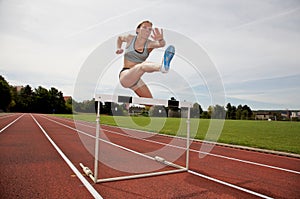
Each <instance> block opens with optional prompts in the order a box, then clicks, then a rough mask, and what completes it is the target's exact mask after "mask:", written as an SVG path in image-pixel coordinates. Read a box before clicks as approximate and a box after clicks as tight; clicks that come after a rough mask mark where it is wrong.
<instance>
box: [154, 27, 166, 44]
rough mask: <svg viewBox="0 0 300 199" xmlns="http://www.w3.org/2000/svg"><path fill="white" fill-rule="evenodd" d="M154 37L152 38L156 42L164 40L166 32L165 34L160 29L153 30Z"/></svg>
mask: <svg viewBox="0 0 300 199" xmlns="http://www.w3.org/2000/svg"><path fill="white" fill-rule="evenodd" d="M152 33H153V35H151V38H152V39H153V40H154V41H161V40H163V39H164V32H163V29H160V31H159V29H158V28H154V29H153V32H152Z"/></svg>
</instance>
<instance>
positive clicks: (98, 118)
mask: <svg viewBox="0 0 300 199" xmlns="http://www.w3.org/2000/svg"><path fill="white" fill-rule="evenodd" d="M99 137H100V101H98V107H97V118H96V139H95V162H94V183H97V179H98V157H99Z"/></svg>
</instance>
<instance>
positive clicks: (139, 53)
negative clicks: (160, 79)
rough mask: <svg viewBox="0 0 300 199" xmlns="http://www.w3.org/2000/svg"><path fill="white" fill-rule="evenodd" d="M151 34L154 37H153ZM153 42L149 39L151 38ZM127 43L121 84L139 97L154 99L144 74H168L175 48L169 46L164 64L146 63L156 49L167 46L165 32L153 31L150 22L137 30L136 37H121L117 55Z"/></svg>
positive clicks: (140, 25)
mask: <svg viewBox="0 0 300 199" xmlns="http://www.w3.org/2000/svg"><path fill="white" fill-rule="evenodd" d="M151 32H152V33H153V35H151ZM150 35H151V38H152V39H153V40H150V39H149V36H150ZM123 42H125V43H126V48H125V53H124V66H123V69H122V70H121V71H120V74H119V78H120V83H121V85H122V86H123V87H124V88H130V89H132V90H133V91H134V92H135V93H136V94H137V95H138V96H139V97H145V98H152V94H151V92H150V90H149V88H148V86H147V85H146V84H145V82H144V81H143V80H142V79H141V77H142V76H143V74H144V73H152V72H155V71H157V72H158V71H161V72H163V73H167V72H168V71H169V68H170V62H171V60H172V58H173V56H174V53H175V48H174V46H172V45H171V46H169V47H168V48H167V49H166V50H165V53H164V57H163V61H162V63H153V62H146V59H147V58H148V56H149V54H150V53H151V52H152V50H153V49H155V48H161V47H164V46H165V45H166V42H165V40H164V37H163V30H162V29H161V30H159V29H158V28H154V29H152V23H151V22H150V21H143V22H141V23H140V24H139V25H138V26H137V28H136V35H131V34H129V35H124V36H119V37H118V40H117V51H116V53H117V54H122V53H123V52H124V50H123V49H122V48H121V47H122V43H123Z"/></svg>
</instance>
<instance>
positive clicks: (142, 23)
mask: <svg viewBox="0 0 300 199" xmlns="http://www.w3.org/2000/svg"><path fill="white" fill-rule="evenodd" d="M144 23H149V24H150V25H151V26H152V22H151V21H148V20H146V21H142V22H141V23H140V24H139V25H138V26H137V27H136V29H139V28H140V27H141V26H142V25H143V24H144ZM136 34H138V32H137V31H136Z"/></svg>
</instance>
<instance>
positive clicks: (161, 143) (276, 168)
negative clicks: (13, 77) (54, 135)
mask: <svg viewBox="0 0 300 199" xmlns="http://www.w3.org/2000/svg"><path fill="white" fill-rule="evenodd" d="M46 119H48V118H46ZM49 120H50V119H49ZM61 120H63V121H67V122H71V121H68V120H64V119H61ZM78 124H80V123H78ZM80 125H82V126H86V127H89V128H95V127H94V126H90V125H86V124H80ZM91 125H92V124H91ZM103 126H108V125H103ZM108 127H113V128H116V127H114V126H108ZM118 128H120V129H127V130H132V131H138V132H142V133H147V134H153V135H158V136H167V137H170V138H174V137H175V138H178V139H185V138H182V137H177V136H170V135H161V134H155V133H152V132H147V131H142V130H135V129H128V128H123V127H122V128H121V127H118ZM102 130H105V131H107V132H110V133H113V134H118V135H121V136H124V137H130V138H133V139H138V140H143V141H146V142H151V143H156V144H160V145H164V146H169V147H173V148H178V149H182V150H186V148H185V147H180V146H176V145H171V144H166V143H163V142H158V141H153V140H147V139H145V138H138V137H134V136H131V135H128V134H123V133H119V132H116V131H112V130H106V129H103V128H102ZM193 141H197V142H199V141H198V140H193ZM190 151H192V152H195V153H199V154H201V153H202V154H205V155H210V156H214V157H218V158H223V159H227V160H231V161H236V162H242V163H245V164H251V165H256V166H260V167H266V168H269V169H275V170H280V171H285V172H288V173H295V174H298V175H300V171H295V170H291V169H285V168H280V167H276V166H271V165H267V164H262V163H257V162H252V161H248V160H242V159H238V158H233V157H228V156H223V155H218V154H213V153H206V152H201V151H198V150H195V149H190Z"/></svg>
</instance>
